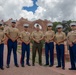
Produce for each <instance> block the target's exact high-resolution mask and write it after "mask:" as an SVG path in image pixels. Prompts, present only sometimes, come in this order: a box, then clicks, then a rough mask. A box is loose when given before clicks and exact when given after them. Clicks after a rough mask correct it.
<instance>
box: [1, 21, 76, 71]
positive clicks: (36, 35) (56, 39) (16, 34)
mask: <svg viewBox="0 0 76 75" xmlns="http://www.w3.org/2000/svg"><path fill="white" fill-rule="evenodd" d="M15 26H16V21H15V20H12V21H11V27H9V28H8V29H6V30H5V31H4V30H3V26H2V23H1V22H0V69H2V70H4V68H3V51H4V43H3V42H4V41H5V35H6V36H7V37H8V41H7V48H8V50H7V63H6V64H7V66H6V67H7V68H9V67H10V58H11V52H12V50H13V55H14V65H15V66H16V67H19V65H18V61H17V39H18V38H20V40H21V42H22V44H21V66H22V67H25V65H24V58H25V53H26V65H28V66H31V65H30V62H29V60H30V43H31V40H32V41H33V43H32V44H33V45H32V66H35V57H36V51H38V56H39V57H38V59H39V65H40V66H42V47H43V45H42V40H44V41H45V60H46V62H45V65H44V66H49V67H52V66H53V65H54V43H56V54H57V62H58V64H57V66H56V68H60V67H61V68H62V69H63V70H64V69H65V58H64V57H65V46H64V41H67V42H68V45H69V53H70V61H71V68H69V70H76V23H75V22H72V23H71V24H70V27H71V31H70V32H69V33H68V35H67V36H66V34H65V33H64V32H63V26H62V25H61V24H58V25H57V26H56V29H57V32H56V33H55V32H54V31H53V30H52V27H53V24H52V23H48V24H47V31H46V32H45V33H43V31H41V30H40V28H39V24H37V25H36V27H35V30H34V31H33V32H32V33H30V32H29V31H28V28H29V24H24V25H23V27H24V30H23V31H22V32H20V31H19V30H18V29H17V28H16V27H15ZM49 59H50V60H49Z"/></svg>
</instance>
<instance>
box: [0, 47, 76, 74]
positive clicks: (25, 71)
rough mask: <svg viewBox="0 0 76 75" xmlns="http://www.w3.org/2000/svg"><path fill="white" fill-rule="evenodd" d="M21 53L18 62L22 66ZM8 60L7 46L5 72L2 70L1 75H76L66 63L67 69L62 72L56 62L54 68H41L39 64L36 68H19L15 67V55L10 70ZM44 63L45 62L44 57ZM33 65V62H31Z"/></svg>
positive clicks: (5, 50)
mask: <svg viewBox="0 0 76 75" xmlns="http://www.w3.org/2000/svg"><path fill="white" fill-rule="evenodd" d="M20 57H21V55H20V53H18V62H19V66H20ZM6 58H7V47H6V46H5V49H4V68H5V69H4V70H0V75H76V71H70V70H68V68H69V67H70V63H69V62H66V69H65V70H62V69H61V68H59V69H57V68H56V67H55V66H56V62H55V66H54V67H44V66H39V65H38V63H36V65H35V66H30V67H29V66H26V64H25V67H24V68H22V67H21V66H20V67H19V68H17V67H15V66H14V61H13V54H12V56H11V64H10V68H9V69H7V68H6ZM43 62H44V56H43ZM30 63H31V60H30Z"/></svg>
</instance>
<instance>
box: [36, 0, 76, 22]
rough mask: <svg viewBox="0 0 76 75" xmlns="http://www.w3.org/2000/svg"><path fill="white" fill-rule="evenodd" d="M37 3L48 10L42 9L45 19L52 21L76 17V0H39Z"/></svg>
mask: <svg viewBox="0 0 76 75" xmlns="http://www.w3.org/2000/svg"><path fill="white" fill-rule="evenodd" d="M37 5H38V6H40V7H42V8H44V9H45V10H46V12H45V11H42V13H43V17H42V18H44V19H50V20H52V21H55V20H59V21H61V20H69V19H72V20H75V19H76V14H75V13H76V10H75V8H76V0H73V1H72V0H38V2H37ZM74 16H75V17H74Z"/></svg>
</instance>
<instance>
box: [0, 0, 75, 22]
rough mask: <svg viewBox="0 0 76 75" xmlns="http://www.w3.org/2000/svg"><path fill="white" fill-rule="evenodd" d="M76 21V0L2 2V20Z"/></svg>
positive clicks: (0, 12) (7, 0)
mask: <svg viewBox="0 0 76 75" xmlns="http://www.w3.org/2000/svg"><path fill="white" fill-rule="evenodd" d="M21 17H24V18H26V19H28V20H31V21H33V20H37V19H42V20H45V19H47V20H50V21H62V20H76V0H0V20H2V19H3V20H8V19H9V18H13V19H20V18H21Z"/></svg>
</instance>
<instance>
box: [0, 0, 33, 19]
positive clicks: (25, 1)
mask: <svg viewBox="0 0 76 75" xmlns="http://www.w3.org/2000/svg"><path fill="white" fill-rule="evenodd" d="M23 6H27V7H30V6H33V1H32V0H0V19H4V20H7V19H9V18H13V19H19V18H20V17H21V16H20V14H21V13H22V12H23V11H22V7H23Z"/></svg>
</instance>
